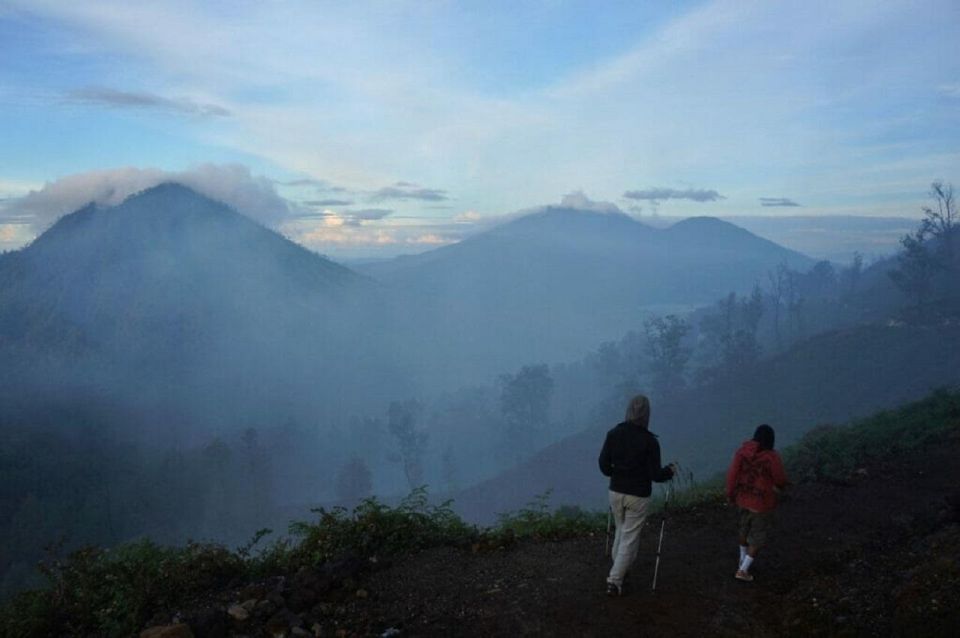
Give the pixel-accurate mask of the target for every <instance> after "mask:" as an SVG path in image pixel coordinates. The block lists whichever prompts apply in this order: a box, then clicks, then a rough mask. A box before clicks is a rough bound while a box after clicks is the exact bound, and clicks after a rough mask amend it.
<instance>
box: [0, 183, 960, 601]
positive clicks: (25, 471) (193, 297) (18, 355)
mask: <svg viewBox="0 0 960 638" xmlns="http://www.w3.org/2000/svg"><path fill="white" fill-rule="evenodd" d="M214 190H215V189H214ZM28 199H29V198H28ZM565 204H566V205H563V206H559V207H558V206H547V207H544V208H542V209H535V210H532V211H526V212H525V213H524V214H520V215H518V216H516V217H515V218H512V219H509V220H508V221H506V222H504V223H503V224H502V225H500V226H497V227H494V228H492V229H491V230H489V231H486V232H484V233H481V234H479V235H476V236H474V237H472V238H469V239H467V240H464V241H462V242H460V243H458V244H455V245H451V246H446V247H441V248H437V249H434V250H431V251H428V252H426V253H423V254H420V255H416V256H412V257H400V258H396V259H393V260H387V261H380V262H374V263H369V264H366V265H364V266H362V267H360V268H359V270H358V271H355V270H352V269H350V268H347V267H345V266H342V265H339V264H337V263H335V262H333V261H330V260H329V259H326V258H324V257H321V256H319V255H317V254H315V253H313V252H310V251H309V250H306V249H304V248H303V247H301V246H299V245H297V244H294V243H293V242H291V241H289V240H287V239H285V238H284V237H282V236H281V235H279V234H277V233H276V232H275V231H273V230H271V229H269V228H267V227H266V226H264V225H262V224H261V223H259V222H258V221H255V220H254V219H251V218H249V217H247V216H244V215H242V214H240V213H238V212H237V211H236V210H234V209H232V208H231V207H229V206H228V205H226V204H225V203H222V202H218V201H216V200H214V199H211V198H209V197H207V196H204V195H201V194H200V193H198V192H197V191H195V190H192V189H191V188H189V187H187V186H185V185H181V184H176V183H169V182H167V183H162V184H160V185H157V186H154V187H150V188H147V189H146V190H143V191H141V192H138V193H134V194H132V195H130V196H129V197H127V198H126V199H124V200H122V201H120V202H119V203H116V204H111V203H109V202H106V203H99V204H98V203H91V204H88V205H86V206H84V207H82V208H80V209H79V210H77V211H75V212H73V213H70V214H67V215H65V216H63V217H62V218H60V219H59V220H57V221H56V222H55V223H53V224H52V225H51V226H50V228H49V229H48V230H46V231H45V232H44V233H43V234H41V235H40V236H39V237H38V238H37V239H36V240H35V241H33V242H32V243H31V244H29V245H28V246H26V247H24V248H22V249H20V250H17V251H12V252H8V253H5V254H3V255H0V301H2V304H0V308H2V310H0V319H2V321H0V329H2V337H3V340H2V342H0V343H2V346H0V347H2V353H3V361H4V365H3V368H2V370H0V406H2V408H0V425H2V428H3V432H4V440H5V444H4V445H5V451H4V457H3V458H4V461H3V464H4V476H5V479H6V480H5V481H4V485H5V489H6V490H7V493H6V495H5V498H4V499H3V502H4V508H5V509H4V512H3V516H2V520H3V521H5V523H4V529H5V530H6V531H5V532H4V533H5V534H6V538H8V539H9V540H8V543H9V544H11V545H12V546H13V547H16V548H17V551H16V552H14V553H12V554H8V556H9V557H10V558H8V559H7V560H6V562H5V564H4V565H3V570H4V574H5V576H4V590H3V591H4V593H5V594H9V593H12V592H13V591H16V590H17V589H19V588H21V587H23V586H25V585H27V584H30V583H33V582H35V575H33V574H32V572H31V570H30V568H29V564H30V561H33V560H36V559H37V558H38V557H40V556H42V553H43V547H44V546H45V545H47V544H48V543H50V542H53V541H55V540H57V539H58V538H62V539H63V541H64V542H65V543H66V544H67V546H68V547H77V546H81V545H83V544H89V543H94V544H107V545H113V544H117V543H122V542H125V541H127V540H130V539H133V538H137V537H140V536H149V537H150V538H154V539H157V540H159V541H162V542H170V543H176V542H183V541H185V540H186V539H189V538H198V537H199V538H205V539H211V540H218V541H223V542H227V543H232V544H240V543H243V542H244V541H246V540H248V539H249V538H250V537H251V536H252V535H253V534H254V533H255V532H256V531H257V530H258V529H261V528H263V527H271V528H273V529H277V530H281V533H282V530H283V529H284V528H285V526H286V524H287V523H288V522H289V521H290V520H292V519H295V518H297V517H303V516H306V515H307V514H308V513H309V509H310V508H311V507H316V506H327V507H330V506H333V505H345V506H350V505H353V504H355V503H356V502H358V500H359V499H362V498H365V497H369V496H373V495H376V496H378V497H379V498H382V499H386V500H387V501H392V500H396V499H399V498H401V497H402V496H404V495H405V494H407V493H408V492H409V491H411V490H413V489H415V488H418V487H420V486H427V487H428V489H429V492H430V494H431V495H432V498H435V499H438V500H442V499H445V498H453V499H454V503H455V505H454V507H455V508H456V509H457V510H458V511H460V512H461V513H462V514H463V515H464V516H465V517H466V518H467V520H471V521H473V522H478V523H489V522H491V521H493V520H494V518H495V516H496V515H497V514H498V513H500V512H503V511H506V510H508V509H515V508H517V507H520V506H522V505H523V504H524V503H526V502H528V501H529V500H530V499H531V498H533V497H534V496H536V495H537V494H541V493H546V492H552V493H553V494H554V498H556V499H557V501H558V502H559V503H563V504H567V505H577V506H582V507H588V508H589V507H591V506H593V505H595V503H594V500H595V495H596V494H597V493H601V492H602V481H601V480H600V478H599V477H598V476H597V475H596V472H595V471H594V469H595V468H594V467H593V460H592V459H593V456H594V453H595V451H594V450H593V448H594V447H595V446H596V444H597V441H598V440H600V439H601V438H602V432H603V430H604V429H606V428H608V427H610V426H611V424H614V423H616V422H618V421H619V420H620V419H621V418H622V414H621V413H622V411H623V409H624V406H625V405H626V402H627V401H628V400H629V398H630V397H631V396H633V395H635V394H638V393H643V394H646V395H648V396H649V397H650V398H651V400H652V402H653V424H652V426H651V427H652V428H653V429H655V431H658V433H660V434H661V436H662V441H663V445H664V447H665V449H668V450H669V451H670V453H671V454H675V455H678V456H679V457H680V458H682V459H683V462H684V464H685V467H686V468H688V470H689V471H690V472H692V473H695V474H696V475H697V476H704V477H708V476H710V475H711V473H713V472H716V471H718V470H720V469H722V468H721V462H722V461H721V459H720V456H718V455H717V454H716V453H715V452H714V451H715V450H716V449H725V448H727V447H730V446H731V445H734V444H735V443H736V442H737V441H738V440H739V438H740V437H741V436H742V429H743V424H744V423H750V422H753V421H758V420H776V421H777V422H778V424H779V425H780V427H781V432H782V433H783V437H784V440H787V441H789V440H794V439H796V438H798V437H800V436H801V435H802V434H803V433H804V432H805V431H806V430H808V429H809V428H811V427H813V426H814V425H817V424H819V423H823V422H830V421H835V420H838V419H846V418H851V417H855V416H858V415H863V414H867V413H869V412H870V411H872V410H875V409H880V408H886V407H892V406H895V405H897V404H899V403H900V402H903V401H906V400H909V399H913V398H916V397H919V396H922V395H923V394H924V393H926V392H927V391H929V389H930V388H933V387H937V386H941V385H945V384H947V385H949V384H953V383H960V373H958V372H957V370H956V369H955V366H952V365H951V362H952V361H955V360H956V357H957V356H958V354H960V353H958V352H956V348H955V345H956V344H957V343H960V339H958V338H957V337H958V335H957V334H956V331H957V329H958V327H957V325H956V324H955V323H953V322H952V320H950V319H946V318H945V317H949V316H952V315H951V314H950V313H953V312H955V309H956V304H957V303H958V300H957V289H956V286H955V283H954V282H955V280H954V279H952V278H951V276H949V275H948V274H943V273H937V274H934V275H933V276H932V278H931V279H930V280H929V281H927V282H925V283H924V285H925V288H924V295H925V298H924V299H923V302H922V303H921V304H920V305H918V304H917V303H916V299H915V294H914V293H915V292H916V289H915V288H916V285H917V284H916V282H915V281H913V280H907V279H903V278H901V279H899V280H898V279H897V278H896V277H891V275H890V273H891V272H906V271H905V268H907V267H908V265H909V263H908V262H903V259H904V257H897V256H894V257H890V258H887V259H881V260H878V261H876V262H874V263H871V264H867V263H864V261H863V260H862V259H861V258H858V259H857V260H855V262H854V263H853V264H852V265H834V264H831V263H830V262H827V261H819V262H816V261H814V260H813V259H810V258H809V257H806V256H804V255H802V254H801V253H798V252H795V251H792V250H789V249H786V248H783V247H781V246H779V245H777V244H774V243H773V242H771V241H769V240H766V239H762V238H761V237H758V236H756V235H753V234H752V233H750V232H748V231H746V230H744V229H742V228H739V227H737V226H735V225H733V224H730V223H728V222H722V221H720V220H717V219H712V218H696V219H690V220H686V221H681V222H678V223H676V224H674V225H672V226H669V227H666V228H654V227H651V226H646V225H644V224H643V223H641V222H639V221H637V220H636V219H633V218H631V217H630V216H628V215H626V214H624V213H623V212H622V211H620V210H619V209H616V207H613V209H611V208H610V207H603V206H599V207H598V206H595V205H592V204H591V203H590V202H589V200H586V199H585V198H583V199H582V200H580V201H572V200H567V201H566V202H565ZM577 206H580V207H579V208H578V207H577ZM946 240H947V239H946V238H945V239H944V241H946ZM953 240H954V239H951V241H953ZM944 245H946V244H944ZM898 260H899V261H898ZM901 262H902V263H901ZM898 269H899V270H898ZM931 304H933V305H931ZM935 343H941V344H945V345H946V347H943V346H941V347H939V348H937V347H935V346H934V344H935ZM864 351H869V352H871V353H872V356H871V357H870V358H864V357H863V353H864ZM877 362H882V364H881V365H878V364H877ZM825 369H829V370H831V371H832V377H833V379H834V382H833V385H832V388H833V390H834V391H831V392H827V393H825V391H824V386H823V383H822V380H821V379H822V378H821V371H822V370H825ZM841 370H842V373H841V372H840V371H841ZM891 371H894V372H891ZM891 387H892V388H896V390H895V391H890V390H888V389H886V388H891ZM758 388H762V390H760V391H758ZM771 401H772V402H771ZM705 415H707V416H705ZM721 456H722V455H721ZM15 459H19V460H16V461H15ZM67 486H70V489H66V488H67ZM41 513H42V514H41ZM41 521H42V522H41ZM24 529H29V530H30V533H29V535H27V536H19V535H18V534H19V533H20V532H17V531H16V530H24Z"/></svg>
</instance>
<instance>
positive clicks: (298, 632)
mask: <svg viewBox="0 0 960 638" xmlns="http://www.w3.org/2000/svg"><path fill="white" fill-rule="evenodd" d="M290 635H291V636H298V638H303V636H312V635H313V634H311V633H310V632H309V631H307V630H306V629H304V628H303V627H294V628H293V629H291V630H290Z"/></svg>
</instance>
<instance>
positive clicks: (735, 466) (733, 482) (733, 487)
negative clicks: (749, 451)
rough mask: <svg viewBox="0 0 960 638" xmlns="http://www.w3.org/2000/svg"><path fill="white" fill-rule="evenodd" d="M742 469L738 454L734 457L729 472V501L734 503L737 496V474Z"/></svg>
mask: <svg viewBox="0 0 960 638" xmlns="http://www.w3.org/2000/svg"><path fill="white" fill-rule="evenodd" d="M739 469H740V453H739V452H737V453H736V454H734V455H733V461H732V462H731V463H730V468H729V469H728V470H727V500H728V501H730V502H733V500H734V499H735V498H736V496H737V494H736V491H737V473H738V470H739Z"/></svg>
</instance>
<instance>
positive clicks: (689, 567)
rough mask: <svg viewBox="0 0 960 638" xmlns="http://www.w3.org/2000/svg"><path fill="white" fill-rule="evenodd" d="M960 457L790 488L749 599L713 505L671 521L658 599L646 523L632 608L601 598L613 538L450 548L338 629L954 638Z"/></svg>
mask: <svg viewBox="0 0 960 638" xmlns="http://www.w3.org/2000/svg"><path fill="white" fill-rule="evenodd" d="M958 452H960V440H958V439H957V438H956V437H954V438H953V439H951V440H949V441H945V442H944V444H943V445H941V446H940V447H938V448H937V449H934V450H928V451H926V452H925V453H922V454H914V455H912V456H911V457H910V458H905V459H900V460H898V461H895V462H892V463H887V464H885V465H884V466H874V467H867V468H864V472H862V473H860V474H858V475H855V477H854V478H853V479H852V481H851V482H849V483H848V484H844V485H825V484H806V485H801V486H798V487H796V488H795V489H794V490H793V491H792V493H791V494H790V495H789V497H788V498H787V499H785V500H784V502H783V503H782V504H781V507H780V508H779V511H778V532H777V534H776V537H775V539H774V541H773V543H772V546H771V547H770V548H769V549H768V550H767V551H766V552H764V553H763V554H761V556H760V557H759V558H758V560H757V562H756V563H755V565H754V568H753V570H752V572H753V573H754V575H755V577H756V580H755V581H754V583H751V584H747V583H742V582H739V581H736V580H734V578H733V573H734V571H735V567H736V561H737V551H738V550H737V544H736V540H735V528H736V512H735V511H734V510H733V509H732V508H730V507H725V506H720V505H705V506H700V507H698V508H696V509H694V510H692V511H685V512H682V513H674V514H673V515H670V516H669V518H668V519H667V523H666V534H665V539H664V544H663V554H662V559H661V570H660V577H659V582H658V586H657V591H656V592H651V591H650V581H651V577H652V575H653V556H654V552H655V549H656V547H655V545H656V537H657V532H658V531H659V527H660V518H659V517H651V519H649V520H648V523H647V526H646V528H645V530H644V533H643V537H642V540H641V548H640V556H639V558H638V561H637V563H636V565H635V566H634V569H633V571H632V573H631V575H630V577H629V578H628V581H627V588H628V589H627V592H626V595H625V596H623V597H622V598H608V597H606V595H605V594H604V580H605V576H606V572H607V570H608V568H609V559H607V558H606V557H605V556H604V555H603V550H604V537H603V535H595V536H592V537H584V538H577V539H572V540H568V541H562V542H556V543H548V542H541V543H533V542H529V543H527V542H525V543H522V544H520V545H519V546H518V547H516V548H513V549H509V550H503V551H496V552H479V553H472V552H470V551H466V550H460V549H453V548H443V549H436V550H430V551H427V552H423V553H421V554H419V555H417V556H413V557H410V558H407V559H404V560H403V561H400V562H398V563H397V564H396V565H394V566H393V567H391V568H389V569H386V570H383V571H380V572H377V573H375V574H373V575H371V576H370V577H369V578H368V579H366V581H365V582H364V583H363V587H364V591H365V593H367V594H368V596H367V597H366V598H358V599H356V600H350V601H348V602H347V603H345V604H343V605H342V606H340V608H339V609H338V611H339V613H338V614H336V616H338V617H339V618H341V619H342V620H341V621H340V623H338V627H339V628H340V630H341V631H340V633H341V635H344V634H346V635H349V634H354V633H358V634H361V635H363V634H366V635H380V634H381V633H382V632H384V631H385V630H386V629H388V628H390V627H395V628H397V629H399V630H401V631H402V632H403V635H408V636H491V635H497V636H506V635H510V636H513V635H537V636H598V637H600V636H603V637H609V636H645V635H650V636H655V635H656V636H673V637H676V636H703V635H716V636H727V635H729V636H781V635H798V636H800V635H804V636H808V635H858V636H859V635H891V634H893V633H896V632H897V631H898V628H900V627H903V626H905V625H904V623H907V625H906V626H910V627H913V629H914V631H911V632H910V633H912V634H913V635H941V634H939V633H938V632H941V631H942V632H943V633H942V635H950V629H951V627H952V626H954V624H955V623H957V622H958V620H960V616H958V615H957V614H958V611H957V610H958V608H960V586H958V585H960V574H958V567H957V565H958V559H960V527H958V511H957V505H958V504H960V498H958V490H960V463H957V462H956V461H955V460H956V459H957V458H960V455H958ZM938 579H939V580H938ZM914 616H916V619H914ZM911 622H914V623H915V622H920V623H923V624H922V627H921V628H920V629H919V630H917V627H916V625H910V623H911ZM330 628H331V629H333V627H330ZM343 630H346V631H343ZM334 631H335V630H334Z"/></svg>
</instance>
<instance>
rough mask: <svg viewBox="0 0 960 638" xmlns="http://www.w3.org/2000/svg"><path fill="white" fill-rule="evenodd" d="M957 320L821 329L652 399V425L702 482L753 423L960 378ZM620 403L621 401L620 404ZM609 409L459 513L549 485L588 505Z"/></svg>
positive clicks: (847, 413) (559, 497) (788, 425)
mask: <svg viewBox="0 0 960 638" xmlns="http://www.w3.org/2000/svg"><path fill="white" fill-rule="evenodd" d="M958 360H960V326H957V325H954V324H947V325H941V326H939V327H930V326H881V325H874V326H861V327H857V328H852V329H847V330H843V331H837V332H833V333H827V334H823V335H820V336H817V337H814V338H812V339H808V340H807V341H804V342H801V343H799V344H797V345H796V346H795V347H793V348H792V349H791V350H789V351H788V352H785V353H783V354H781V355H778V356H776V357H773V358H771V359H768V360H765V361H762V362H761V363H760V364H759V365H758V366H757V368H756V369H755V370H754V371H753V372H752V373H751V374H749V375H747V376H744V377H742V378H738V379H721V380H719V381H717V382H715V383H713V384H711V385H709V386H706V387H702V388H697V389H695V390H691V391H688V392H687V393H685V394H684V395H682V396H680V397H679V398H677V399H676V400H674V401H671V402H661V403H654V404H653V409H652V412H651V425H650V427H651V430H652V431H654V432H655V433H656V434H657V435H658V436H659V437H660V442H661V447H662V450H663V454H664V462H665V463H666V462H667V460H674V459H676V460H679V461H680V462H681V463H682V464H683V465H684V466H685V467H686V468H688V469H690V470H692V471H694V472H695V474H696V476H697V477H698V478H700V479H702V478H705V477H709V476H711V475H712V474H713V473H715V472H718V471H720V470H722V469H723V463H724V462H725V459H726V455H727V454H728V453H729V454H732V452H733V450H734V449H735V447H736V445H737V444H738V443H739V442H740V441H742V440H743V439H745V438H748V437H749V435H750V434H751V433H752V432H753V428H755V427H756V426H757V425H759V424H760V423H769V424H771V425H773V426H774V428H775V429H776V431H777V442H778V445H785V444H788V443H789V442H791V441H793V440H796V439H797V438H798V437H799V436H801V435H802V434H803V433H804V432H806V431H808V430H809V429H811V428H813V427H815V426H817V425H822V424H824V423H836V422H843V421H846V420H848V419H851V418H855V417H861V416H864V415H867V414H870V413H872V412H874V411H876V410H880V409H887V408H891V407H893V406H896V405H899V404H901V403H903V402H905V401H910V400H914V399H917V398H919V397H922V396H924V395H926V394H927V393H929V392H930V390H931V389H934V388H937V387H943V386H948V387H949V386H958V385H960V369H958V368H957V366H956V362H957V361H958ZM624 403H625V402H624ZM620 418H622V415H621V414H620V412H619V408H617V413H615V414H610V415H609V421H608V422H606V423H596V424H593V425H591V426H590V427H589V428H587V429H585V430H584V431H583V432H582V433H580V434H576V435H573V436H571V437H568V438H566V439H564V440H562V441H560V442H558V443H555V444H554V445H551V446H550V447H548V448H546V449H544V450H542V451H541V452H540V453H538V454H537V455H536V456H534V457H533V458H531V459H530V460H528V461H526V462H524V463H522V464H521V465H519V466H517V467H515V468H513V469H511V470H508V471H506V472H504V473H503V474H501V475H500V476H498V477H495V478H493V479H491V480H489V481H487V482H485V483H481V484H479V485H477V486H474V487H472V488H469V489H467V490H465V491H464V492H463V493H461V494H460V495H458V496H457V499H456V500H457V507H458V511H460V512H462V513H463V514H464V515H465V516H466V517H467V518H469V519H471V520H491V519H492V518H493V517H494V515H495V514H496V513H498V512H502V511H506V510H510V509H516V508H518V507H521V506H522V505H523V504H524V503H526V502H527V501H529V500H530V499H531V498H532V497H533V496H534V495H536V494H542V493H544V492H546V491H547V490H552V491H553V498H554V499H555V500H556V501H557V502H561V503H572V504H579V505H583V506H587V507H595V506H596V502H597V500H598V499H601V500H602V496H603V494H604V490H605V485H606V481H605V479H604V477H603V476H601V475H600V472H599V470H598V468H597V455H598V453H599V450H600V445H601V444H602V443H603V437H604V435H605V433H606V431H607V430H608V429H610V428H611V427H613V426H614V425H615V424H616V422H617V421H618V420H619V419H620Z"/></svg>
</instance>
